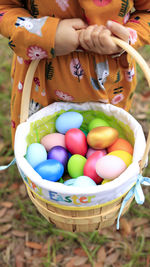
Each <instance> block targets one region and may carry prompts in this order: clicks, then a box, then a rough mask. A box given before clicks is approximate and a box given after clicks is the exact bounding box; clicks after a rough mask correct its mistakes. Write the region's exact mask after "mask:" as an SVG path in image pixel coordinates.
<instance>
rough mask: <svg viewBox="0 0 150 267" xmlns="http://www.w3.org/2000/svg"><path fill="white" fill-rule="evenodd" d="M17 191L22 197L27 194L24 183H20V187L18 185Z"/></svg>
mask: <svg viewBox="0 0 150 267" xmlns="http://www.w3.org/2000/svg"><path fill="white" fill-rule="evenodd" d="M19 193H20V195H21V196H22V197H23V198H24V197H26V196H27V190H26V186H25V184H22V185H21V186H20V187H19Z"/></svg>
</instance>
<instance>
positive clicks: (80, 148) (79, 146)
mask: <svg viewBox="0 0 150 267" xmlns="http://www.w3.org/2000/svg"><path fill="white" fill-rule="evenodd" d="M65 143H66V148H67V149H68V151H69V152H70V153H71V154H79V155H82V156H85V154H86V152H87V148H88V146H87V141H86V136H85V134H84V133H83V132H82V131H81V130H80V129H77V128H72V129H70V130H69V131H67V133H66V135H65Z"/></svg>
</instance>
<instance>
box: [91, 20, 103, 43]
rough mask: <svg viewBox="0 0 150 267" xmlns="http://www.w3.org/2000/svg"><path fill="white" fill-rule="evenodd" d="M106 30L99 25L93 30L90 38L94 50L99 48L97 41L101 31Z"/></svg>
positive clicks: (98, 41)
mask: <svg viewBox="0 0 150 267" xmlns="http://www.w3.org/2000/svg"><path fill="white" fill-rule="evenodd" d="M104 28H106V27H105V26H103V25H101V26H97V27H95V28H94V29H93V31H92V34H91V37H92V40H93V44H94V47H95V48H99V47H100V40H99V36H100V33H101V32H102V30H103V29H104Z"/></svg>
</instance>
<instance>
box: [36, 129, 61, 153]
mask: <svg viewBox="0 0 150 267" xmlns="http://www.w3.org/2000/svg"><path fill="white" fill-rule="evenodd" d="M40 143H41V144H42V145H43V146H44V147H45V149H46V150H47V151H49V150H50V149H51V148H52V147H54V146H62V147H64V148H65V147H66V145H65V136H64V135H63V134H60V133H51V134H48V135H45V136H44V137H43V138H42V139H41V142H40Z"/></svg>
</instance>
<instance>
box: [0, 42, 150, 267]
mask: <svg viewBox="0 0 150 267" xmlns="http://www.w3.org/2000/svg"><path fill="white" fill-rule="evenodd" d="M7 42H8V41H7V40H6V39H3V38H1V39H0V44H1V50H0V59H1V60H0V107H1V110H0V129H1V133H0V141H1V140H2V141H1V143H0V145H1V144H3V143H4V144H5V146H2V149H1V151H0V158H4V157H5V158H6V159H7V158H8V157H12V156H13V150H12V148H11V141H10V140H11V134H10V108H9V107H10V97H11V84H10V70H11V69H10V66H11V60H12V52H11V50H10V49H8V47H7ZM140 52H141V53H142V55H143V57H145V58H146V59H147V61H148V62H149V61H150V46H146V47H145V48H144V49H142V50H140ZM137 70H138V86H137V92H139V93H141V92H142V91H143V88H144V91H145V92H147V91H148V90H149V88H148V86H147V82H146V81H145V78H144V76H143V73H142V71H141V70H140V69H139V67H138V68H137ZM147 121H149V122H150V110H148V111H147ZM4 175H5V181H6V182H7V183H8V184H7V187H4V188H0V199H3V200H5V201H6V200H7V199H8V198H10V196H11V194H12V189H11V185H13V184H14V183H21V182H22V180H21V178H20V175H19V173H18V170H17V167H16V166H12V167H11V168H9V169H8V170H7V171H6V172H5V174H4V173H2V174H0V179H1V181H3V176H4ZM144 176H150V165H149V167H148V168H147V169H146V170H145V172H144ZM144 192H145V196H146V200H145V204H144V205H142V206H138V207H137V204H136V203H135V201H133V202H132V203H131V206H130V210H129V212H128V213H127V215H126V218H127V220H128V219H129V220H130V218H146V219H148V220H150V214H149V205H150V194H148V191H147V189H144ZM12 201H13V203H14V208H15V210H17V211H18V214H19V215H18V216H19V220H18V219H17V218H14V219H13V227H14V229H16V230H17V229H20V228H21V227H23V229H24V230H25V231H28V232H29V235H30V237H32V240H35V241H37V242H38V241H39V240H40V242H43V243H44V242H45V240H47V241H48V247H49V249H48V253H47V255H46V256H45V257H43V258H42V262H43V265H42V267H43V266H44V267H50V266H55V265H54V264H52V262H53V263H54V262H55V261H56V256H57V254H58V253H67V251H70V252H68V253H69V256H71V255H72V254H73V250H74V249H75V248H77V247H80V248H82V249H83V251H84V252H85V254H86V255H87V257H88V261H89V263H90V264H91V266H92V267H93V266H94V262H95V259H96V255H97V252H98V250H99V249H100V247H101V246H105V247H107V245H108V244H109V242H110V241H113V239H112V240H111V239H110V238H108V237H107V235H105V234H101V235H100V234H99V232H97V231H94V232H92V233H71V232H67V231H63V230H60V229H57V228H56V227H55V226H53V225H52V224H49V223H48V222H47V221H46V220H45V219H43V217H42V216H41V215H40V214H39V213H38V211H37V210H36V208H35V207H34V205H33V204H32V203H31V201H30V199H29V198H25V199H24V198H21V197H19V196H18V195H17V196H15V197H14V198H13V199H12ZM21 229H22V228H21ZM60 237H61V238H62V242H61V241H60ZM114 238H115V237H114ZM116 238H117V237H116ZM0 239H1V237H0ZM116 240H117V239H116ZM130 246H131V247H132V250H131V249H130ZM119 249H120V250H121V253H122V256H121V257H122V258H121V260H122V265H121V267H141V266H146V257H148V255H149V254H150V241H149V239H146V238H145V236H144V235H142V233H141V236H139V237H135V238H132V239H131V240H128V239H126V238H122V240H121V241H120V248H119ZM64 251H65V252H64ZM0 257H1V253H0ZM142 261H143V263H142ZM10 266H11V267H13V266H14V265H11V264H10V265H9V267H10ZM2 267H3V266H2ZM5 267H6V266H5ZM39 267H40V266H39Z"/></svg>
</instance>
